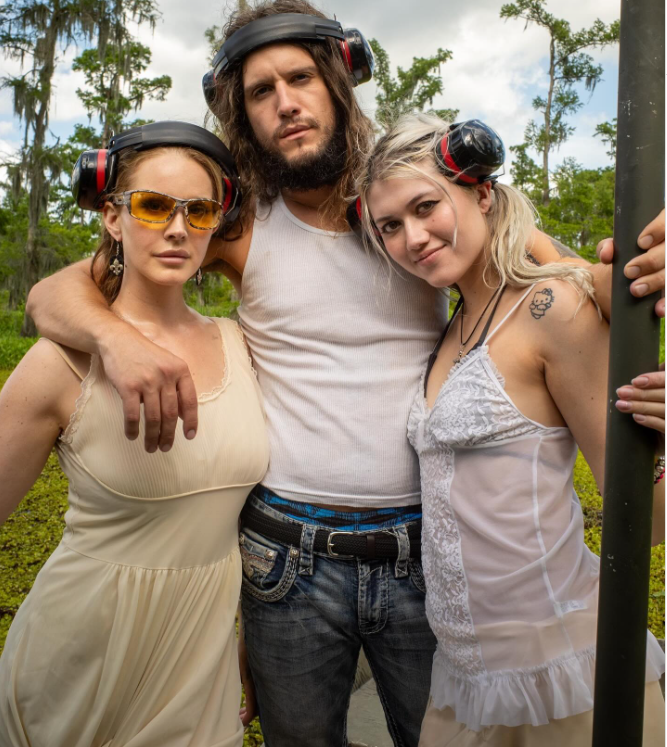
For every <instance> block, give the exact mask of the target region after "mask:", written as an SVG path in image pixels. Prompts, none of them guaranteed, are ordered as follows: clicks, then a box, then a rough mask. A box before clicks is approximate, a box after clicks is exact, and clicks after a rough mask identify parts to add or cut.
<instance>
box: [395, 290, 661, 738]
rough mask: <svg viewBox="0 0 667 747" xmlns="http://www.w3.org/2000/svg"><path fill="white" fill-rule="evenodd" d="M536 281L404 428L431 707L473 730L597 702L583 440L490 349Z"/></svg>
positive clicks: (655, 656) (653, 656)
mask: <svg viewBox="0 0 667 747" xmlns="http://www.w3.org/2000/svg"><path fill="white" fill-rule="evenodd" d="M532 288H533V286H531V287H530V288H528V290H527V291H526V293H525V294H524V295H523V296H522V297H521V298H520V299H519V301H518V302H517V303H516V304H515V305H514V307H513V308H512V309H511V310H510V311H509V313H508V314H507V315H506V316H505V318H504V319H502V321H501V322H500V323H499V324H498V325H497V326H496V327H495V329H493V331H492V332H491V334H489V335H488V337H487V333H488V332H489V329H490V325H491V321H492V319H493V314H494V313H495V308H494V311H493V313H492V314H491V316H490V318H489V320H488V322H487V324H486V327H485V329H484V331H483V333H482V336H481V339H480V340H479V342H478V343H477V344H476V345H475V347H474V348H473V349H472V350H471V351H470V352H469V353H468V354H467V355H466V356H465V357H464V358H463V359H462V360H461V362H460V363H457V364H455V365H454V366H453V367H452V369H451V370H450V373H449V376H448V378H447V379H446V381H445V382H444V384H443V385H442V387H441V389H440V391H439V392H438V395H437V398H436V400H435V403H434V405H433V407H432V408H429V407H428V405H427V403H426V398H425V388H426V387H425V378H426V374H425V376H424V377H423V378H422V383H421V386H420V390H419V392H418V393H417V397H416V399H415V402H414V405H413V408H412V412H411V414H410V419H409V423H408V437H409V439H410V443H412V445H413V446H414V448H415V450H416V451H417V453H418V455H419V461H420V467H421V481H422V505H423V511H424V518H423V528H422V562H423V567H424V577H425V579H426V590H427V593H426V614H427V617H428V620H429V623H430V625H431V628H432V629H433V632H434V633H435V635H436V637H437V639H438V647H437V650H436V653H435V656H434V659H433V672H432V680H431V706H432V707H435V708H437V709H445V708H448V707H449V708H451V709H452V710H453V712H454V714H455V718H456V721H457V722H459V723H460V724H465V725H466V726H467V727H468V729H470V730H472V731H475V732H479V731H482V730H484V729H485V728H486V727H490V726H495V725H502V726H509V727H512V726H520V725H523V724H530V725H532V726H540V725H544V724H547V723H549V722H550V721H551V720H553V719H565V718H567V717H570V716H574V715H577V714H580V713H583V712H585V711H589V710H590V709H592V708H593V680H594V664H595V638H596V629H597V628H596V626H597V594H598V577H599V565H600V562H599V558H598V557H597V556H596V555H594V554H593V553H592V552H591V551H590V550H589V549H588V548H587V547H586V545H585V544H584V522H583V514H582V509H581V505H580V503H579V498H578V497H577V494H576V493H575V491H574V487H573V468H574V463H575V459H576V457H577V445H576V443H575V442H574V439H573V437H572V434H571V433H570V430H569V429H568V428H566V427H550V426H545V425H542V424H540V423H538V422H536V421H534V420H531V419H530V418H528V417H526V416H525V415H523V413H521V412H520V410H519V409H518V408H517V407H516V405H515V404H514V402H512V400H511V399H510V398H509V397H508V395H507V393H506V391H505V382H504V380H503V377H502V376H501V375H500V373H499V372H498V370H497V369H496V367H495V365H494V363H493V361H492V359H491V356H490V355H489V347H488V344H489V343H490V342H491V340H492V338H493V337H494V336H495V335H496V334H497V333H498V332H499V331H500V330H501V328H502V326H503V325H504V323H505V322H506V321H507V319H508V318H510V316H511V315H512V313H513V312H515V311H516V309H517V308H518V307H519V306H520V304H521V303H522V302H523V301H524V300H525V299H526V297H527V296H528V295H529V293H530V291H531V290H532ZM501 295H502V294H501ZM498 300H500V298H499V299H498ZM496 308H497V304H496ZM452 318H453V317H452ZM500 344H502V343H500ZM436 351H437V348H436ZM647 635H648V649H647V656H646V681H647V682H655V681H657V680H659V679H660V676H661V674H662V673H663V672H664V669H665V668H664V655H663V653H662V650H661V648H660V646H659V644H658V642H657V641H656V639H655V637H654V636H653V635H652V634H651V633H650V632H647ZM484 741H485V740H484V738H481V739H480V742H484ZM438 743H442V744H446V742H445V741H442V742H438ZM489 743H490V744H491V743H494V744H495V742H489ZM519 743H520V742H519V741H517V742H516V744H519ZM563 747H566V746H565V745H563Z"/></svg>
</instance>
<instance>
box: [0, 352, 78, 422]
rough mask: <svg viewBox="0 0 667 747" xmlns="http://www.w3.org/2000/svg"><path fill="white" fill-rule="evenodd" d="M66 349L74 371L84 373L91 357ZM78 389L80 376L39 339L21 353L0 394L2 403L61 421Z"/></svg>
mask: <svg viewBox="0 0 667 747" xmlns="http://www.w3.org/2000/svg"><path fill="white" fill-rule="evenodd" d="M64 349H65V348H64ZM65 350H66V351H67V353H68V355H70V358H71V360H72V362H73V364H74V365H75V366H76V368H77V370H78V371H79V372H81V373H82V375H85V373H86V372H87V370H88V368H89V367H90V356H89V355H87V354H85V353H80V352H78V351H73V350H69V349H65ZM80 388H81V385H80V380H79V378H78V377H77V376H76V374H75V373H74V372H73V371H72V369H71V368H70V367H69V366H68V365H67V363H66V362H65V361H64V359H63V357H62V356H61V355H60V353H59V352H58V350H57V349H56V347H55V345H54V344H53V343H52V342H51V341H50V340H47V339H45V338H42V339H40V340H38V341H37V342H36V343H35V344H34V345H33V346H32V347H31V348H30V350H29V351H28V352H27V353H26V354H25V355H24V356H23V358H22V360H21V362H20V363H19V364H18V366H17V367H16V368H15V369H14V371H13V372H12V375H11V376H10V377H9V379H7V382H6V383H5V385H4V387H3V389H2V395H3V400H4V401H5V403H7V402H16V403H20V406H21V408H29V409H30V410H31V412H32V414H33V415H39V416H52V417H53V418H54V419H57V420H58V422H61V421H66V420H67V419H68V418H69V413H70V412H71V410H72V405H73V402H74V400H76V397H77V396H78V393H79V392H80ZM65 424H66V423H65Z"/></svg>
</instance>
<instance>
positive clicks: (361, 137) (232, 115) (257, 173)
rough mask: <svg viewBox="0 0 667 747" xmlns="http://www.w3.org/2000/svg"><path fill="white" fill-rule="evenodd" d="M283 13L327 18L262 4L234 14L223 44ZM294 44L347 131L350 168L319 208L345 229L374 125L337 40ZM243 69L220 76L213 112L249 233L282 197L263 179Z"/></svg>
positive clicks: (288, 3)
mask: <svg viewBox="0 0 667 747" xmlns="http://www.w3.org/2000/svg"><path fill="white" fill-rule="evenodd" d="M278 13H303V14H307V15H314V16H318V17H319V18H326V16H325V15H324V14H323V13H321V12H320V11H319V10H317V8H315V7H314V6H312V5H311V4H310V3H308V2H306V1H305V0H274V2H263V3H261V4H259V5H257V6H256V7H254V8H248V9H246V10H239V11H237V12H236V13H234V14H233V15H232V17H231V18H230V20H229V21H228V23H227V24H226V25H225V27H224V28H223V42H224V41H226V40H227V39H229V37H230V36H232V34H234V33H235V32H236V31H238V30H239V29H241V28H243V27H244V26H246V25H247V24H248V23H251V22H252V21H255V20H257V19H258V18H264V17H265V16H271V15H275V14H278ZM291 43H294V44H295V45H296V46H299V47H302V48H303V49H305V50H306V51H307V52H308V53H309V54H310V56H311V57H312V58H313V60H314V62H315V64H316V65H317V68H318V70H319V71H320V73H321V75H322V77H323V78H324V82H325V84H326V86H327V88H328V89H329V93H330V94H331V98H332V100H333V103H334V108H335V110H336V114H337V116H338V119H339V121H340V122H342V125H343V127H344V131H345V142H346V148H347V154H346V158H345V168H344V169H343V171H342V174H341V177H340V179H339V180H338V181H337V182H336V184H335V185H334V188H333V190H332V193H331V195H330V196H329V197H328V198H327V199H326V200H325V202H324V203H323V204H322V206H321V208H320V215H321V217H322V220H323V221H324V222H325V223H328V224H330V225H333V226H340V227H341V228H344V227H345V225H346V224H345V210H346V208H347V204H348V201H349V200H350V198H351V197H352V195H354V183H355V179H356V177H357V175H358V174H359V172H360V171H361V169H362V167H363V164H364V160H365V156H366V154H367V153H368V152H369V151H370V148H371V147H372V144H373V124H372V122H371V120H370V119H369V118H368V117H367V116H366V115H365V114H364V113H363V112H362V111H361V109H360V108H359V104H358V103H357V100H356V98H355V95H354V92H353V87H352V84H351V82H350V75H349V73H348V72H347V70H346V68H345V65H344V63H343V60H342V58H341V55H340V52H339V50H338V48H337V47H336V46H335V44H336V43H335V41H334V40H333V39H326V40H325V41H322V42H292V41H290V44H291ZM242 69H243V66H242V65H240V64H236V65H232V66H231V68H229V69H227V70H226V71H224V72H223V73H222V74H221V76H220V77H219V78H218V87H217V95H216V99H215V102H214V104H213V106H212V107H211V108H212V110H213V112H214V114H215V116H216V118H217V119H218V122H219V124H220V128H221V130H222V132H221V134H222V139H223V140H224V141H225V143H226V144H227V145H228V147H229V149H230V151H231V153H232V156H233V157H234V160H235V161H236V164H237V168H238V170H239V174H240V176H241V184H242V189H243V207H242V208H241V214H240V216H239V219H240V221H241V224H242V228H246V227H247V226H249V225H250V223H251V221H252V220H253V219H254V216H255V210H256V205H257V202H258V201H259V202H266V203H269V204H271V203H272V202H273V201H274V200H275V199H276V198H277V197H278V194H279V190H278V189H275V188H274V187H273V186H272V185H270V184H268V183H267V181H266V179H265V178H264V169H263V164H262V161H261V157H260V155H259V153H258V152H257V147H256V143H257V140H256V138H255V136H254V133H253V131H252V128H251V126H250V122H249V120H248V117H247V114H246V111H245V101H244V96H243V72H242Z"/></svg>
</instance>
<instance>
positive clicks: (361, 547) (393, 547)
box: [241, 506, 421, 558]
mask: <svg viewBox="0 0 667 747" xmlns="http://www.w3.org/2000/svg"><path fill="white" fill-rule="evenodd" d="M245 527H247V528H248V529H252V530H253V531H254V532H257V533H258V534H262V535H264V536H265V537H267V538H268V539H272V540H275V541H276V542H282V543H283V544H284V545H293V546H294V547H299V545H300V544H301V531H302V527H303V523H301V522H294V521H293V520H290V522H289V523H288V522H285V521H279V520H278V519H274V518H273V517H271V516H268V515H267V514H265V513H264V512H263V511H258V510H257V509H256V508H254V507H253V506H246V507H245V508H244V509H243V513H242V514H241V528H242V529H243V528H245ZM408 538H409V539H410V557H411V558H420V557H421V521H414V522H410V523H409V524H408ZM313 551H314V552H320V553H326V554H327V555H329V556H330V557H332V558H343V557H349V558H352V557H357V558H397V557H398V539H397V538H396V535H395V534H394V533H393V532H392V530H391V529H380V530H377V529H376V530H375V531H372V532H342V531H338V530H334V531H329V530H328V529H318V530H316V532H315V540H314V542H313Z"/></svg>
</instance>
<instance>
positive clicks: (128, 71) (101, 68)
mask: <svg viewBox="0 0 667 747" xmlns="http://www.w3.org/2000/svg"><path fill="white" fill-rule="evenodd" d="M150 61H151V51H150V48H149V47H147V46H145V45H144V44H140V43H139V42H137V41H135V40H132V39H126V40H125V41H124V43H123V44H122V46H120V47H118V46H111V45H109V46H107V48H106V51H105V55H104V58H103V59H100V56H99V51H98V50H97V49H86V50H85V51H84V52H83V53H82V54H80V55H79V56H78V57H77V58H76V59H75V60H74V62H73V64H72V70H80V71H82V72H83V74H84V78H85V81H86V85H87V87H88V88H87V90H86V89H81V88H78V89H77V95H78V97H79V98H80V99H81V102H82V103H83V106H84V108H85V109H86V112H87V113H88V116H89V117H90V118H92V117H93V116H99V117H100V119H101V120H102V122H103V135H102V139H103V141H105V142H106V139H107V137H108V135H109V134H110V133H112V132H119V131H120V130H122V129H125V128H126V127H127V126H128V123H127V122H125V116H126V114H128V112H130V111H131V110H134V111H137V109H140V108H141V107H142V106H143V104H144V101H145V100H146V99H153V100H156V101H164V100H165V98H166V96H167V94H168V93H169V90H170V89H171V78H170V77H169V76H168V75H161V76H159V77H157V78H138V77H136V76H137V74H138V73H142V72H143V71H144V70H146V68H147V67H148V65H149V64H150Z"/></svg>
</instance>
